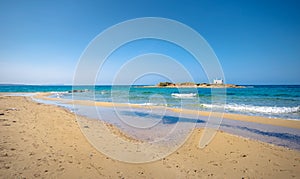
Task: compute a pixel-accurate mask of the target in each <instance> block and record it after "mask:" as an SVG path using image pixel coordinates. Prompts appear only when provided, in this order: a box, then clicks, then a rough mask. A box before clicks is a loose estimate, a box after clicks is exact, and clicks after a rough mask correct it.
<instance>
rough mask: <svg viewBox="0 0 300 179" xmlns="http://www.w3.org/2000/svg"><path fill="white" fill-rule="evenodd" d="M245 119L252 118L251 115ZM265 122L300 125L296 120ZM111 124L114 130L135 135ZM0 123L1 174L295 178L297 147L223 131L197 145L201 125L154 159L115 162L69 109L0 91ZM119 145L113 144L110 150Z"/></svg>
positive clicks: (298, 158)
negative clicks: (178, 145) (167, 153)
mask: <svg viewBox="0 0 300 179" xmlns="http://www.w3.org/2000/svg"><path fill="white" fill-rule="evenodd" d="M245 118H246V120H249V121H252V120H254V118H253V117H248V118H247V117H245ZM237 120H240V118H239V117H237ZM86 121H89V122H90V123H91V125H89V126H90V127H92V126H93V125H92V123H93V122H97V123H98V125H107V124H105V123H99V121H91V120H89V119H86ZM259 121H261V120H259ZM267 121H268V122H267V123H271V124H273V123H272V122H274V121H275V122H274V125H282V123H284V124H283V125H284V126H285V127H288V126H289V127H293V128H297V129H299V128H298V126H299V122H298V121H291V122H285V121H284V120H280V119H278V122H276V121H277V120H274V121H273V120H272V119H268V120H267ZM283 121H284V122H283ZM110 127H111V128H112V131H114V133H115V135H117V136H119V137H121V138H126V140H129V141H131V140H134V139H132V138H127V136H126V135H125V134H124V133H122V132H121V131H119V130H118V129H116V128H114V127H113V126H110ZM0 128H1V129H0V178H35V177H45V178H207V177H213V178H242V177H244V178H246V177H249V178H299V177H300V170H299V167H300V152H299V151H297V150H291V149H288V148H283V147H279V146H275V145H271V144H268V143H263V142H259V141H255V140H250V139H246V138H242V137H239V136H235V135H231V134H228V133H225V132H222V131H220V132H218V133H217V135H216V136H215V138H214V139H213V140H212V142H211V143H210V144H209V145H208V146H207V147H205V148H204V149H199V148H198V147H197V146H198V142H199V139H200V137H201V134H202V132H203V130H202V129H201V128H200V129H195V130H194V132H193V133H192V135H191V137H190V138H189V139H188V141H187V142H186V143H185V144H184V145H183V146H182V147H181V148H180V149H178V150H177V151H175V152H174V153H173V154H171V155H170V156H168V157H166V158H163V159H161V160H159V161H155V162H150V163H145V164H129V163H124V162H119V161H116V160H113V159H111V158H109V157H107V156H105V155H103V154H102V153H100V152H98V151H97V150H96V149H95V148H94V147H92V146H91V145H90V144H89V142H88V141H87V140H86V138H85V137H84V136H83V134H82V132H81V131H80V128H79V127H78V124H77V121H76V119H75V115H74V114H73V113H70V112H69V111H67V110H65V109H62V108H59V107H56V106H53V105H45V104H40V103H36V102H33V101H32V100H31V99H30V98H29V97H17V96H15V97H12V96H0ZM103 137H105V136H103ZM118 147H119V146H118V144H115V146H113V148H111V150H114V149H115V148H118Z"/></svg>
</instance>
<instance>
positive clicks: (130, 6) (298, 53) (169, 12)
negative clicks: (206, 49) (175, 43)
mask: <svg viewBox="0 0 300 179" xmlns="http://www.w3.org/2000/svg"><path fill="white" fill-rule="evenodd" d="M299 9H300V2H299V1H296V0H295V1H292V0H286V1H277V0H269V1H265V0H258V1H255V0H245V1H230V0H229V1H223V0H222V1H221V0H220V1H211V0H207V1H200V0H199V1H195V0H192V1H173V0H168V1H160V0H157V1H156V0H152V1H146V0H134V1H133V0H129V1H122V0H120V1H114V0H107V1H80V0H78V1H60V0H59V1H30V0H28V1H15V0H6V1H4V0H0V83H26V84H71V83H72V78H73V74H74V70H75V68H76V64H77V61H78V59H79V57H80V55H81V53H82V52H83V50H84V49H85V47H86V46H87V45H88V43H89V42H90V41H91V40H92V39H93V38H94V37H95V36H96V35H98V34H99V33H100V32H102V31H103V30H104V29H106V28H108V27H110V26H112V25H114V24H116V23H119V22H122V21H124V20H129V19H132V18H138V17H149V16H150V17H164V18H170V19H174V20H177V21H180V22H182V23H184V24H186V25H188V26H190V27H192V28H193V29H195V30H196V31H198V32H199V33H200V34H201V35H202V36H203V37H204V38H205V39H206V40H207V41H208V43H209V44H210V45H211V47H212V48H213V49H214V51H215V53H216V55H217V56H218V58H219V61H220V63H221V65H222V67H223V71H224V74H225V77H226V80H227V82H228V83H236V84H300V13H299ZM140 44H143V46H142V47H143V49H147V48H149V46H151V45H149V44H152V46H153V44H156V43H155V42H151V41H149V42H148V43H146V42H140ZM140 44H139V43H137V45H136V47H141V46H140ZM158 47H160V45H158ZM127 48H131V47H127ZM171 48H172V47H171ZM156 49H160V48H156ZM146 51H147V50H146ZM149 51H154V52H155V49H151V50H149ZM160 52H161V53H163V52H164V51H163V50H162V51H160ZM115 56H117V54H116V55H115ZM113 60H116V61H117V60H118V59H117V58H112V60H111V66H110V67H108V68H112V69H113V68H116V67H113V66H112V65H113V64H114V63H115V62H113ZM184 60H186V59H184ZM121 61H122V60H120V62H121ZM179 61H180V60H179ZM120 62H119V63H120ZM182 63H186V62H184V61H182ZM187 64H188V65H191V63H187ZM108 71H110V70H108ZM192 71H193V70H192ZM108 74H109V73H108ZM192 74H193V75H194V77H195V79H196V80H197V81H199V82H201V81H202V80H205V78H203V76H202V74H201V73H200V74H201V75H199V76H201V77H198V76H197V73H196V72H192ZM106 76H107V79H105V75H103V76H102V77H103V80H102V81H101V82H103V83H106V82H109V75H106ZM178 77H180V75H179V76H178ZM155 82H156V81H151V79H150V80H149V79H148V80H147V81H145V83H155ZM141 83H143V82H142V81H141Z"/></svg>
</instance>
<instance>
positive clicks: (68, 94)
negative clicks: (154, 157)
mask: <svg viewBox="0 0 300 179" xmlns="http://www.w3.org/2000/svg"><path fill="white" fill-rule="evenodd" d="M0 92H11V94H6V95H17V96H18V95H21V96H29V97H32V99H33V100H35V101H36V102H39V103H45V104H52V105H58V106H61V107H64V108H66V109H68V110H70V111H71V112H73V113H75V114H76V115H79V116H85V117H88V118H90V119H99V120H102V121H104V122H106V123H110V124H112V125H114V126H116V127H117V128H119V129H120V130H122V131H123V132H125V133H126V134H127V135H129V136H131V137H134V138H136V139H139V140H142V141H145V142H150V143H152V144H156V143H157V144H158V143H159V142H161V141H164V142H166V143H164V145H167V146H170V147H171V148H174V149H175V148H176V147H177V146H178V145H177V144H178V143H183V142H184V140H185V138H183V136H186V134H187V133H188V131H189V130H191V129H193V128H194V127H197V128H206V127H208V128H209V127H210V125H211V127H213V128H215V126H216V124H217V127H218V128H219V129H220V130H222V131H224V132H228V133H230V134H234V135H238V136H241V137H246V138H251V139H254V140H259V141H263V142H267V143H271V144H274V145H279V146H284V147H288V148H292V149H297V150H300V130H299V129H297V128H288V127H282V126H275V125H267V124H261V123H253V122H247V121H240V120H230V119H227V118H222V119H221V121H220V120H219V119H214V118H212V119H210V117H207V116H199V115H197V114H192V113H177V112H175V111H174V110H169V109H170V108H180V109H193V110H200V111H219V112H226V113H234V114H244V115H250V116H263V117H267V118H282V119H284V120H300V85H267V86H266V85H252V86H249V85H248V86H246V88H227V89H209V88H157V87H151V86H139V85H134V86H70V85H69V86H68V85H62V86H53V85H52V86H45V85H0ZM36 92H49V94H50V97H52V98H56V99H59V100H47V101H46V100H42V99H37V98H34V94H35V93H36ZM60 99H66V100H60ZM73 99H75V100H87V101H97V102H114V103H126V104H128V103H129V104H139V105H145V106H146V107H144V108H132V109H131V108H127V107H120V106H119V107H116V106H114V107H105V106H88V105H82V104H78V105H71V104H70V103H65V102H63V101H70V100H73ZM124 106H127V105H124ZM148 106H163V107H158V108H153V107H149V108H148ZM165 107H168V108H165ZM77 119H78V118H77ZM85 127H87V129H86V130H88V129H89V128H88V126H85ZM84 129H85V128H84ZM83 131H84V130H83ZM170 132H171V133H172V135H169V134H170ZM99 135H100V134H99ZM168 137H169V138H168ZM162 139H163V140H162ZM98 142H99V141H98ZM102 142H103V141H102Z"/></svg>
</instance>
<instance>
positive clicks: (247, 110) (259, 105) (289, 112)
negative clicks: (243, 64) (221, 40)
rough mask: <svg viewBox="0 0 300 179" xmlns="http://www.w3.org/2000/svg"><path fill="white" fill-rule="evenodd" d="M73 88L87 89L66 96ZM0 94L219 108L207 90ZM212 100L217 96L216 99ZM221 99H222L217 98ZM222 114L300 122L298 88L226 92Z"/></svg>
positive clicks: (64, 89)
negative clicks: (76, 90) (28, 94)
mask: <svg viewBox="0 0 300 179" xmlns="http://www.w3.org/2000/svg"><path fill="white" fill-rule="evenodd" d="M72 89H80V90H86V92H80V93H73V94H74V95H72V93H68V91H71V90H72ZM0 92H53V95H52V97H59V98H66V99H72V98H73V97H74V98H75V99H81V100H94V101H104V102H119V103H132V104H142V105H158V106H168V107H173V108H181V107H183V108H187V109H199V110H206V111H209V110H211V109H212V108H214V109H216V110H218V109H220V110H221V109H222V108H223V107H224V106H223V105H221V104H220V105H218V104H215V103H214V104H211V99H212V94H211V89H207V88H198V89H195V88H184V89H182V88H180V89H177V88H142V87H141V86H95V87H94V86H79V87H74V88H72V86H35V85H33V86H32V85H2V86H0ZM215 97H218V95H217V96H215ZM220 97H224V96H220ZM225 112H229V113H238V114H246V115H255V116H264V117H275V118H285V119H296V120H300V85H254V86H247V88H228V89H226V105H225Z"/></svg>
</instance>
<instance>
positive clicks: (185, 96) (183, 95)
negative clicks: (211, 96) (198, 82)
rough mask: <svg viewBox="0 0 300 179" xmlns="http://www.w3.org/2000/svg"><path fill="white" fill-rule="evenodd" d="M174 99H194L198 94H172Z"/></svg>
mask: <svg viewBox="0 0 300 179" xmlns="http://www.w3.org/2000/svg"><path fill="white" fill-rule="evenodd" d="M171 95H172V97H175V98H193V97H196V96H197V94H196V93H172V94H171Z"/></svg>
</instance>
